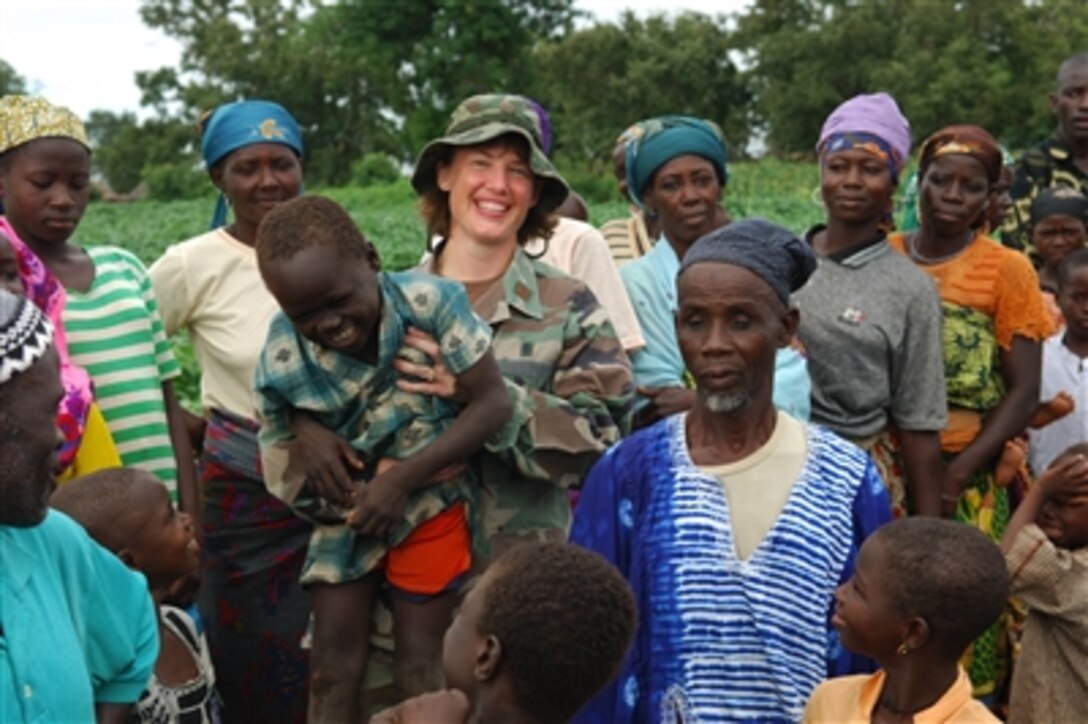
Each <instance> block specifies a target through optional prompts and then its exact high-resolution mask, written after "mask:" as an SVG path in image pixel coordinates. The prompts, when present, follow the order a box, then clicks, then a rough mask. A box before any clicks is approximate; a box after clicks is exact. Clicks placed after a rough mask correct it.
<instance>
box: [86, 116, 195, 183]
mask: <svg viewBox="0 0 1088 724" xmlns="http://www.w3.org/2000/svg"><path fill="white" fill-rule="evenodd" d="M86 126H87V136H88V140H90V142H91V146H92V147H93V148H94V156H93V157H92V161H93V163H94V166H95V168H96V169H97V170H98V171H99V172H100V173H101V174H102V175H103V177H105V179H106V181H107V182H109V185H110V188H111V189H113V190H114V191H116V192H118V193H128V192H129V191H131V190H132V189H134V188H135V187H136V185H137V184H139V183H140V181H141V179H143V178H144V177H145V175H146V173H147V170H148V169H149V168H151V167H160V166H164V165H169V166H173V165H177V166H178V167H179V168H181V169H185V170H189V169H192V168H193V167H195V166H196V163H197V161H196V159H197V154H196V148H195V147H196V140H197V138H196V128H195V127H194V126H190V125H187V124H185V123H183V122H181V121H180V120H177V119H168V118H167V119H163V118H153V119H148V120H146V121H144V122H143V123H139V122H137V120H136V115H135V114H133V113H121V114H115V113H111V112H110V111H102V110H95V111H91V115H90V117H89V118H88V119H87V122H86Z"/></svg>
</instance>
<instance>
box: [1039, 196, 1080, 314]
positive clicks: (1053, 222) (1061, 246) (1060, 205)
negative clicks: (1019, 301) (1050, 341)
mask: <svg viewBox="0 0 1088 724" xmlns="http://www.w3.org/2000/svg"><path fill="white" fill-rule="evenodd" d="M1086 225H1088V198H1085V197H1084V195H1083V194H1081V193H1080V192H1079V191H1077V190H1075V189H1071V188H1066V187H1064V186H1059V187H1057V188H1053V189H1046V190H1045V191H1043V192H1042V193H1041V194H1039V195H1038V196H1037V197H1035V200H1034V201H1032V202H1031V245H1032V247H1034V249H1035V255H1036V257H1037V258H1038V259H1039V261H1040V263H1041V264H1040V266H1039V287H1040V288H1041V289H1042V290H1043V299H1044V300H1045V301H1046V305H1047V311H1048V312H1050V316H1051V318H1052V319H1053V320H1054V323H1055V325H1056V326H1057V327H1058V330H1059V331H1060V330H1061V328H1062V327H1064V326H1065V319H1064V318H1063V317H1062V312H1061V309H1059V308H1058V303H1057V297H1058V267H1060V266H1061V263H1062V262H1063V261H1065V258H1066V257H1067V256H1069V255H1070V254H1072V253H1073V252H1074V251H1076V250H1077V249H1083V248H1084V244H1085V242H1086V241H1088V228H1086Z"/></svg>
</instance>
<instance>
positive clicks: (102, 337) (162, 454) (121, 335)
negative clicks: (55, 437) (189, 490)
mask: <svg viewBox="0 0 1088 724" xmlns="http://www.w3.org/2000/svg"><path fill="white" fill-rule="evenodd" d="M87 254H88V255H90V257H91V261H92V262H93V263H94V267H95V275H94V282H92V284H91V288H90V289H89V290H88V291H87V292H86V293H82V292H79V291H76V290H74V289H69V290H67V292H68V303H67V305H66V306H65V308H64V315H63V320H64V329H65V331H66V332H67V335H68V351H69V353H70V354H71V357H72V361H73V362H74V363H75V364H77V365H80V366H82V367H84V368H86V370H87V372H88V373H89V374H90V376H91V380H92V381H93V382H94V385H95V397H96V399H97V401H98V406H99V408H100V409H101V410H102V415H103V416H104V417H105V418H106V424H107V425H108V426H109V429H110V433H111V434H112V435H113V440H114V442H115V443H116V444H117V451H118V452H119V453H120V454H121V462H123V463H124V464H125V466H126V467H127V466H131V467H138V468H143V469H144V470H149V471H151V472H153V473H155V475H157V476H158V477H159V478H160V479H161V480H162V481H163V482H164V483H166V487H167V488H169V490H170V496H171V497H172V498H173V499H174V500H176V499H177V476H178V471H177V463H176V461H175V459H174V449H173V447H172V446H171V444H170V428H169V425H168V423H167V418H166V406H165V404H164V401H163V395H162V384H163V382H166V381H168V380H171V379H173V378H175V377H177V376H178V374H180V369H179V367H178V363H177V361H176V360H175V359H174V353H173V352H172V351H171V349H170V341H169V340H168V339H167V338H166V334H165V332H164V331H163V327H162V321H161V320H160V319H159V310H158V305H156V303H155V295H154V292H153V291H152V289H151V280H150V279H149V278H148V276H147V270H146V269H145V268H144V265H143V264H141V263H140V260H139V259H137V258H136V257H135V256H133V255H132V254H130V253H129V252H127V251H125V250H124V249H118V248H116V247H109V246H104V247H90V248H88V249H87Z"/></svg>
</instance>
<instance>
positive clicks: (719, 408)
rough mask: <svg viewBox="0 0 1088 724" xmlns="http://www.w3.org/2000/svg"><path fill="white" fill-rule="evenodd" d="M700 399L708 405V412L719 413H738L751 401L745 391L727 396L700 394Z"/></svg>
mask: <svg viewBox="0 0 1088 724" xmlns="http://www.w3.org/2000/svg"><path fill="white" fill-rule="evenodd" d="M699 398H700V399H701V400H702V401H703V404H704V405H706V407H707V409H708V410H710V411H711V412H719V413H730V412H736V411H737V410H739V409H740V408H742V407H744V406H745V405H746V404H748V400H749V399H751V397H750V396H749V394H748V393H747V392H746V391H744V390H738V391H737V392H730V393H727V394H707V393H703V392H700V393H699Z"/></svg>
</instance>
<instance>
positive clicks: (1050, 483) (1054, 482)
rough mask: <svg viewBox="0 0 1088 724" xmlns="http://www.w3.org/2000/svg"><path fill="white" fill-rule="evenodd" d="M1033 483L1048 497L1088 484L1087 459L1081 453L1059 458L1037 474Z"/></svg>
mask: <svg viewBox="0 0 1088 724" xmlns="http://www.w3.org/2000/svg"><path fill="white" fill-rule="evenodd" d="M1035 484H1036V485H1038V486H1039V487H1040V488H1042V490H1043V492H1045V493H1046V496H1047V497H1048V498H1049V497H1050V496H1052V495H1058V494H1060V493H1064V492H1071V491H1072V490H1074V489H1075V488H1079V487H1081V486H1084V485H1088V459H1086V458H1085V457H1084V456H1083V455H1070V456H1069V457H1066V458H1059V459H1058V461H1057V462H1055V463H1052V464H1051V466H1050V467H1049V468H1047V469H1046V472H1044V473H1043V474H1042V475H1041V476H1039V479H1038V480H1037V481H1036V482H1035Z"/></svg>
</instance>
